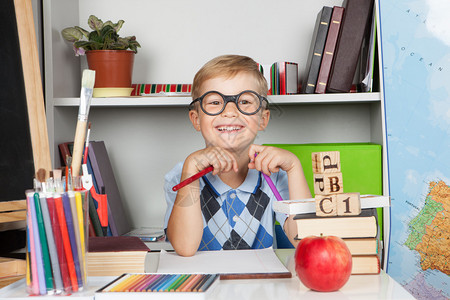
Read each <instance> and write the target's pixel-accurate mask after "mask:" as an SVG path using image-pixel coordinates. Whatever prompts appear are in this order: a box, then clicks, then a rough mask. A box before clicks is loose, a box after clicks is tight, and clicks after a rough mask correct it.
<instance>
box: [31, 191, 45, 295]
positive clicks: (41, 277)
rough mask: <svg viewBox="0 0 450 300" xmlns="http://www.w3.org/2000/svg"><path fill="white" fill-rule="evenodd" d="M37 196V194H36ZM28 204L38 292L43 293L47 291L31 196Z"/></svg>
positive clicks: (34, 208) (34, 207)
mask: <svg viewBox="0 0 450 300" xmlns="http://www.w3.org/2000/svg"><path fill="white" fill-rule="evenodd" d="M38 197H39V194H38ZM29 204H30V206H29V207H28V209H29V210H30V211H31V222H32V223H33V235H34V247H35V250H36V264H37V275H38V278H39V293H40V294H41V295H45V294H46V293H47V286H46V283H45V274H44V260H43V257H42V248H41V241H40V237H39V228H38V222H37V216H36V206H35V202H34V195H33V198H31V199H30V203H29Z"/></svg>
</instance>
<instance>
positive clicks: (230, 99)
mask: <svg viewBox="0 0 450 300" xmlns="http://www.w3.org/2000/svg"><path fill="white" fill-rule="evenodd" d="M211 93H216V94H219V95H220V96H221V97H222V99H223V101H224V105H223V107H222V109H221V110H220V111H219V112H217V113H215V114H212V113H209V112H207V111H205V110H204V109H203V105H202V101H203V98H205V97H206V96H207V95H209V94H211ZM245 93H252V94H254V95H255V96H256V97H258V99H259V106H258V109H257V110H256V111H255V112H253V113H247V112H245V111H242V110H241V109H240V108H239V105H238V99H239V97H240V96H241V95H243V94H245ZM263 101H266V103H267V105H268V104H269V101H268V100H267V98H266V97H264V96H261V95H260V94H258V93H257V92H255V91H252V90H245V91H242V92H240V93H239V94H237V95H224V94H222V93H220V92H218V91H208V92H206V93H204V94H203V95H201V96H200V97H198V98H197V99H194V100H193V101H192V102H191V104H189V110H192V109H194V104H195V102H200V108H201V109H202V111H203V112H204V113H205V114H207V115H209V116H217V115H220V114H221V113H222V112H223V111H224V110H225V107H226V106H227V104H228V102H233V103H234V104H236V107H237V109H238V110H239V111H240V112H241V113H242V114H244V115H247V116H251V115H254V114H256V113H257V112H259V111H260V110H261V107H262V103H263Z"/></svg>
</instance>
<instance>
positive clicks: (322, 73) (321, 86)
mask: <svg viewBox="0 0 450 300" xmlns="http://www.w3.org/2000/svg"><path fill="white" fill-rule="evenodd" d="M343 15H344V8H343V7H339V6H334V7H333V13H332V15H331V21H330V26H329V27H328V34H327V39H326V41H325V48H324V51H323V54H322V62H321V63H320V69H319V75H318V77H317V84H316V89H315V92H316V93H317V94H323V93H325V90H326V86H327V83H328V76H329V75H330V70H331V64H332V62H333V54H334V51H335V49H336V42H337V39H338V35H339V29H340V27H341V24H342V17H343Z"/></svg>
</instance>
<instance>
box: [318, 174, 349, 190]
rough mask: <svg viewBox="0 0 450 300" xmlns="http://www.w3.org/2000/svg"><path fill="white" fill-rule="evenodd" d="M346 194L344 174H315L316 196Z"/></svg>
mask: <svg viewBox="0 0 450 300" xmlns="http://www.w3.org/2000/svg"><path fill="white" fill-rule="evenodd" d="M343 192H344V184H343V181H342V173H341V172H339V173H326V174H314V194H316V195H330V194H340V193H343Z"/></svg>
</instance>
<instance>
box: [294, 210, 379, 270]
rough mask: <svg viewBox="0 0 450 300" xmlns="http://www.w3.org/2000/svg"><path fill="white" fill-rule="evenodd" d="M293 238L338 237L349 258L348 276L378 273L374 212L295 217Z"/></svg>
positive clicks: (377, 236) (376, 226)
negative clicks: (347, 250)
mask: <svg viewBox="0 0 450 300" xmlns="http://www.w3.org/2000/svg"><path fill="white" fill-rule="evenodd" d="M294 220H295V221H296V223H297V230H298V235H297V237H296V238H297V239H302V238H305V237H307V236H311V235H314V236H320V235H323V236H329V235H334V236H338V237H340V238H342V239H343V240H344V242H345V243H346V245H347V247H348V248H349V250H350V253H351V254H352V258H353V266H352V274H379V273H380V254H381V251H380V250H381V249H380V248H381V243H380V240H379V228H378V222H377V211H376V209H375V208H368V209H363V210H362V211H361V214H360V215H358V216H336V217H317V216H316V214H315V213H308V214H297V215H296V216H295V217H294Z"/></svg>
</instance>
